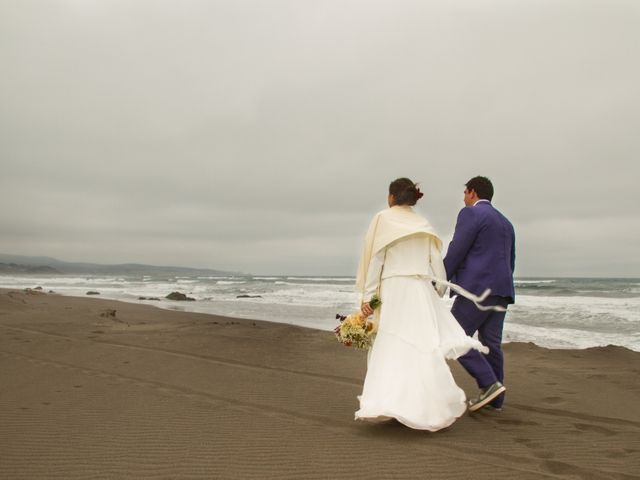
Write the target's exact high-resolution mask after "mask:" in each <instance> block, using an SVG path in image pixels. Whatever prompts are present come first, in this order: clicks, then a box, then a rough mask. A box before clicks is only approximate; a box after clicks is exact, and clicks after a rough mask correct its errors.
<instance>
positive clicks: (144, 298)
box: [138, 297, 160, 300]
mask: <svg viewBox="0 0 640 480" xmlns="http://www.w3.org/2000/svg"><path fill="white" fill-rule="evenodd" d="M138 300H160V299H159V298H158V297H138Z"/></svg>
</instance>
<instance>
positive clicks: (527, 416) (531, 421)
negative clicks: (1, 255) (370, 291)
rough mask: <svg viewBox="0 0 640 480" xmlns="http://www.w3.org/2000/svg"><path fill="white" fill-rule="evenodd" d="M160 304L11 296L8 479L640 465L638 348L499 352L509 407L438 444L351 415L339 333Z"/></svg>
mask: <svg viewBox="0 0 640 480" xmlns="http://www.w3.org/2000/svg"><path fill="white" fill-rule="evenodd" d="M150 306H152V305H139V304H134V303H126V302H118V301H114V300H105V299H100V298H93V297H87V298H82V297H70V296H62V295H57V294H56V295H51V294H46V293H25V292H21V291H15V290H8V289H2V290H0V332H2V335H0V364H1V365H2V368H0V385H2V387H1V390H0V424H2V425H3V435H2V436H0V449H1V451H2V452H3V461H2V462H1V463H0V477H3V478H16V479H19V478H86V477H89V476H91V477H96V478H114V477H115V478H159V477H164V478H184V477H189V478H376V477H378V478H380V477H383V478H385V477H387V478H390V477H393V478H416V477H421V476H427V477H431V478H442V479H453V478H479V479H485V478H486V479H489V478H496V471H499V472H500V473H501V475H502V476H503V477H504V478H513V477H515V476H516V475H517V476H518V477H519V478H523V479H536V478H576V477H578V478H616V479H617V478H635V477H634V476H636V475H637V472H638V471H640V435H639V433H640V409H638V408H637V405H638V402H640V385H639V384H638V383H639V382H638V374H639V373H640V367H637V365H639V364H640V362H639V360H640V353H638V352H633V351H631V350H628V349H626V348H624V347H596V348H591V349H586V350H553V349H545V348H543V347H538V346H535V345H533V344H524V343H510V344H506V345H505V349H504V350H505V357H506V368H507V379H506V381H505V384H506V385H507V388H508V396H507V401H506V403H505V409H504V411H503V412H502V413H499V414H496V413H492V412H485V411H480V412H479V413H477V414H465V415H464V416H463V417H462V418H460V419H459V420H458V421H457V422H456V423H454V424H453V425H452V426H451V427H449V428H447V429H445V430H442V431H440V432H436V433H433V434H429V433H425V432H418V431H414V430H411V429H408V428H406V427H402V426H400V425H398V424H395V423H390V424H385V425H370V424H366V423H363V422H355V421H354V420H353V413H354V411H355V410H356V408H357V399H356V397H357V395H358V394H359V393H360V388H361V386H362V381H363V378H364V373H365V369H366V353H365V352H361V351H356V350H353V349H349V348H345V347H342V346H341V345H339V344H338V343H337V342H336V341H335V339H334V338H333V336H332V335H331V334H330V333H329V332H325V331H322V330H316V329H312V328H306V327H299V326H294V325H289V324H281V323H273V322H266V321H258V320H249V319H234V318H229V317H222V316H216V315H210V314H201V313H189V312H177V311H173V310H164V309H160V308H149V307H150ZM109 310H115V315H113V316H112V315H110V314H108V311H109ZM450 365H451V368H452V372H453V374H454V377H455V379H456V381H457V383H458V384H459V385H460V386H461V388H463V390H465V392H466V393H467V395H468V396H470V395H473V394H475V392H476V388H475V385H474V384H473V382H472V380H471V379H470V378H469V376H468V375H467V374H466V372H464V371H463V370H462V369H461V368H460V366H459V365H458V364H457V362H451V363H450ZM479 438H481V439H482V441H478V439H479ZM356 445H357V449H354V446H356ZM356 450H357V453H356ZM381 451H384V452H385V455H384V461H382V460H381V459H380V452H381Z"/></svg>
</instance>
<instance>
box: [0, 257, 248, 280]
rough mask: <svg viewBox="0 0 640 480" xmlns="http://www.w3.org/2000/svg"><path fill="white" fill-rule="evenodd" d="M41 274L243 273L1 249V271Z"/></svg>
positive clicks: (1, 272)
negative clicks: (62, 257)
mask: <svg viewBox="0 0 640 480" xmlns="http://www.w3.org/2000/svg"><path fill="white" fill-rule="evenodd" d="M15 273H20V274H38V275H43V274H45V275H64V274H81V275H169V276H174V275H185V276H186V275H214V276H218V275H220V276H227V275H242V274H241V273H239V272H229V271H226V270H213V269H209V268H189V267H171V266H155V265H143V264H137V263H125V264H119V265H104V264H98V263H83V262H65V261H62V260H58V259H56V258H51V257H26V256H22V255H8V254H3V253H0V274H15Z"/></svg>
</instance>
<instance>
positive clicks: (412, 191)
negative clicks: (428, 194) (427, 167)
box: [389, 178, 423, 206]
mask: <svg viewBox="0 0 640 480" xmlns="http://www.w3.org/2000/svg"><path fill="white" fill-rule="evenodd" d="M389 193H390V194H391V195H393V199H394V200H395V205H409V206H413V205H415V204H416V202H417V201H418V200H419V199H421V198H422V195H423V193H422V192H421V191H420V189H419V188H418V185H417V184H415V183H413V182H412V181H411V180H409V179H408V178H398V179H396V180H394V181H393V182H391V184H390V185H389Z"/></svg>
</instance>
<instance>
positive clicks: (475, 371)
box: [451, 295, 508, 408]
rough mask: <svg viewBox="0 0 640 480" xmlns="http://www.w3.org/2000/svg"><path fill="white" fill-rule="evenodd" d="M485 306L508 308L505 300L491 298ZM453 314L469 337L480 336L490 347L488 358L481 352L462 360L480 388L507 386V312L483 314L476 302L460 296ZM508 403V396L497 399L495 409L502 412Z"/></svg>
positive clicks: (472, 352) (496, 297)
mask: <svg viewBox="0 0 640 480" xmlns="http://www.w3.org/2000/svg"><path fill="white" fill-rule="evenodd" d="M482 304H483V305H499V306H501V307H504V308H506V307H507V305H508V302H507V299H506V298H505V297H499V296H495V295H494V296H490V297H488V298H487V299H486V300H485V301H484V302H482ZM451 313H452V314H453V316H454V317H456V320H458V323H459V324H460V326H461V327H462V328H463V330H464V331H465V333H466V334H467V335H469V336H473V335H474V334H475V333H476V332H478V340H480V342H481V343H482V344H484V345H485V346H487V347H489V353H488V354H487V355H484V354H482V353H480V352H478V351H477V350H471V351H470V352H468V353H466V354H465V355H463V356H461V357H459V358H458V361H459V362H460V363H461V364H462V366H463V367H464V368H465V370H466V371H467V372H469V374H470V375H471V376H472V377H473V378H475V380H476V382H477V383H478V387H480V388H482V389H484V388H486V387H488V386H489V385H492V384H494V383H495V382H497V381H499V382H504V357H503V355H502V329H503V326H504V317H505V314H506V312H496V311H494V310H487V311H484V310H479V309H478V308H477V307H476V306H475V305H474V303H473V302H472V301H470V300H467V299H466V298H463V297H461V296H459V295H458V296H457V297H456V299H455V301H454V302H453V307H452V308H451ZM503 402H504V394H502V395H500V396H499V397H498V398H496V399H495V400H494V401H493V402H491V405H492V406H493V407H496V408H500V407H501V406H502V403H503Z"/></svg>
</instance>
